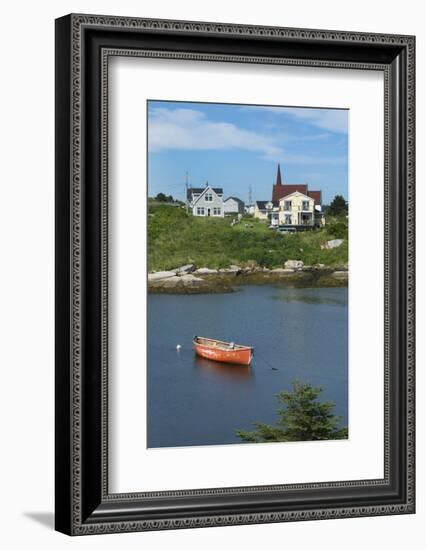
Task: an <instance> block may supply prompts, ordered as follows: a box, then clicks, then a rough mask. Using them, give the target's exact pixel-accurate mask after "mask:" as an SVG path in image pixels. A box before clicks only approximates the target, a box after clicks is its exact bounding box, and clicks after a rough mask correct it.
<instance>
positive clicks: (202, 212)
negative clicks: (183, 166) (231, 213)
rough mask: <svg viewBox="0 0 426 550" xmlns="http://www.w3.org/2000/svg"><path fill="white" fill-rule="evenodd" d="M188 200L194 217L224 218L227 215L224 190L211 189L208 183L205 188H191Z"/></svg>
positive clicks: (188, 192) (218, 188)
mask: <svg viewBox="0 0 426 550" xmlns="http://www.w3.org/2000/svg"><path fill="white" fill-rule="evenodd" d="M186 198H187V203H188V207H189V208H190V209H191V210H192V214H193V216H201V217H207V216H213V217H216V218H223V217H224V215H225V211H224V205H223V189H222V188H220V187H211V186H210V185H209V184H208V183H206V186H205V187H190V188H189V189H188V191H187V195H186Z"/></svg>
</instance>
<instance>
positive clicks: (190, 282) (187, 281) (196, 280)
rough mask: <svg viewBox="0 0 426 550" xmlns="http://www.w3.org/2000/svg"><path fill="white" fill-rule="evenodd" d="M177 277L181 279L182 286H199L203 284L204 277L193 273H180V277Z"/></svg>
mask: <svg viewBox="0 0 426 550" xmlns="http://www.w3.org/2000/svg"><path fill="white" fill-rule="evenodd" d="M179 279H180V280H181V281H182V283H183V284H184V286H200V285H203V284H205V282H204V279H201V278H200V277H195V275H191V274H188V275H182V277H179Z"/></svg>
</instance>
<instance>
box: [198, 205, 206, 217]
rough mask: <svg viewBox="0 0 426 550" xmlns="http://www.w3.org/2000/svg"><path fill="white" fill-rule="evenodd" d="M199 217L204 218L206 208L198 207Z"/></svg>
mask: <svg viewBox="0 0 426 550" xmlns="http://www.w3.org/2000/svg"><path fill="white" fill-rule="evenodd" d="M197 216H204V208H203V207H200V206H198V207H197Z"/></svg>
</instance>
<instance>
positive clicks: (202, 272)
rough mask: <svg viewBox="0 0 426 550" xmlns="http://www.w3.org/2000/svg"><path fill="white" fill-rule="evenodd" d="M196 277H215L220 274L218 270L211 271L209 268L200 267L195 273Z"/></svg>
mask: <svg viewBox="0 0 426 550" xmlns="http://www.w3.org/2000/svg"><path fill="white" fill-rule="evenodd" d="M194 273H195V274H196V275H215V274H216V273H218V270H217V269H210V268H209V267H200V268H199V269H196V270H195V271H194Z"/></svg>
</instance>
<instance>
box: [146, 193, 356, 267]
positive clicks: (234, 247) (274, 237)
mask: <svg viewBox="0 0 426 550" xmlns="http://www.w3.org/2000/svg"><path fill="white" fill-rule="evenodd" d="M230 223H231V219H230V218H216V219H215V218H198V217H194V216H192V215H191V214H189V215H188V214H186V212H185V209H183V208H179V207H173V206H167V205H159V204H152V203H151V204H150V205H149V215H148V268H149V270H150V271H152V270H156V271H158V270H163V269H166V270H167V269H172V268H174V267H178V266H180V265H184V264H188V263H194V264H195V265H196V266H197V267H210V268H216V269H218V268H221V267H227V266H229V265H230V264H237V265H240V266H256V265H257V266H264V267H268V268H273V267H281V266H283V264H284V262H285V261H286V260H289V259H291V260H302V261H303V262H304V263H305V265H313V264H317V263H322V264H325V265H327V266H340V265H342V264H344V263H346V262H347V261H348V242H347V239H345V241H344V243H343V244H342V245H341V246H340V247H339V248H335V249H333V250H321V248H320V245H321V244H323V243H325V242H326V241H327V240H330V239H332V238H341V237H342V236H344V235H343V234H346V235H347V228H346V230H345V228H344V227H342V225H341V223H343V222H340V221H339V223H335V224H330V226H329V227H327V226H326V227H325V228H323V229H320V230H317V231H306V232H299V233H293V234H289V233H287V234H283V233H278V232H276V231H273V230H271V229H268V227H267V225H266V224H265V223H264V222H261V221H259V220H255V219H253V218H251V217H250V218H247V219H243V221H242V223H241V224H240V225H236V226H234V227H230ZM246 223H247V224H249V225H251V226H252V227H245V224H246ZM333 225H334V226H336V233H335V234H334V233H333ZM345 231H346V232H345ZM337 233H338V234H337Z"/></svg>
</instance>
